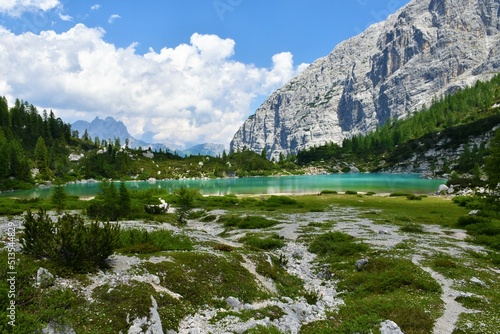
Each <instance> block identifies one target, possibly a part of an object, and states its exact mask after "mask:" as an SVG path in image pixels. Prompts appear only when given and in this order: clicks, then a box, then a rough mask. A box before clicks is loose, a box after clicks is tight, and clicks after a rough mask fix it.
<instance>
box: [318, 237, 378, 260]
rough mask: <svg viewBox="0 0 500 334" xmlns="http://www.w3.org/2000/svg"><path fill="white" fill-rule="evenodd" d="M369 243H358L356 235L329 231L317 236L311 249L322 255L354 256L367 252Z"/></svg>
mask: <svg viewBox="0 0 500 334" xmlns="http://www.w3.org/2000/svg"><path fill="white" fill-rule="evenodd" d="M368 249H369V247H368V245H366V244H363V243H357V242H355V241H354V237H352V236H350V235H348V234H345V233H342V232H328V233H324V234H321V235H319V236H317V237H316V238H315V239H314V240H313V241H312V242H311V244H310V246H309V251H310V252H312V253H316V254H320V255H336V256H352V255H355V254H359V253H363V252H366V251H367V250H368Z"/></svg>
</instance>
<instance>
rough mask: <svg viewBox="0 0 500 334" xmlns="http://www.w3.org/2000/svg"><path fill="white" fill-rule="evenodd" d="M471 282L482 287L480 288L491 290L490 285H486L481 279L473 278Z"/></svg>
mask: <svg viewBox="0 0 500 334" xmlns="http://www.w3.org/2000/svg"><path fill="white" fill-rule="evenodd" d="M470 282H471V283H474V284H477V285H480V286H482V287H483V288H489V287H490V286H489V285H488V284H486V283H484V282H483V281H481V280H480V279H479V278H477V277H472V278H471V279H470Z"/></svg>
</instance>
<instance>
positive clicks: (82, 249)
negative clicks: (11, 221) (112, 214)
mask: <svg viewBox="0 0 500 334" xmlns="http://www.w3.org/2000/svg"><path fill="white" fill-rule="evenodd" d="M23 226H24V233H23V235H22V236H21V245H22V250H23V252H25V253H27V254H30V255H32V256H34V257H36V258H46V259H49V260H52V261H54V262H56V263H58V264H60V265H62V266H65V267H68V268H70V269H72V270H74V271H77V272H89V271H93V270H95V269H97V268H99V267H104V266H105V265H106V264H105V260H106V259H107V258H108V257H109V256H110V255H111V254H113V251H114V250H115V249H116V248H117V247H118V245H119V234H120V228H119V226H118V225H116V224H114V225H112V224H110V223H105V224H100V223H98V222H93V223H90V224H85V221H84V219H83V218H82V217H80V216H78V215H68V214H66V215H64V216H62V217H61V218H59V219H58V220H57V221H56V222H54V221H52V219H51V218H50V217H49V216H48V215H47V214H46V212H45V210H40V212H39V213H38V214H37V215H33V214H32V212H31V211H30V210H29V211H28V212H27V213H26V215H25V217H24V221H23Z"/></svg>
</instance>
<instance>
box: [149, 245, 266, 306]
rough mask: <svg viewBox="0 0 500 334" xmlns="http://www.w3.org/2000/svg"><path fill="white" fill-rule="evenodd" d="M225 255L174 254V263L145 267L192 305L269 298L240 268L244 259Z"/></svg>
mask: <svg viewBox="0 0 500 334" xmlns="http://www.w3.org/2000/svg"><path fill="white" fill-rule="evenodd" d="M225 254H227V256H216V255H213V254H203V253H194V252H189V253H187V252H179V253H172V254H170V257H171V258H172V259H173V260H174V261H172V262H170V261H168V262H161V263H145V264H143V266H142V267H143V268H144V269H146V270H147V271H148V272H150V273H152V274H155V275H157V276H159V277H160V280H161V285H162V286H164V287H165V288H167V289H169V290H171V291H173V292H175V293H178V294H180V295H181V296H182V300H183V301H185V302H188V303H189V304H190V305H192V306H202V305H204V304H207V305H215V304H216V303H217V299H218V298H227V297H229V296H233V297H236V298H238V299H239V300H241V301H242V302H244V303H251V302H253V301H255V300H257V299H262V298H264V297H266V296H267V295H266V294H265V293H264V292H263V291H261V290H260V288H259V287H258V286H257V284H256V282H255V279H254V277H253V276H252V274H250V273H249V272H248V270H246V269H244V268H243V267H242V266H241V264H240V261H241V258H240V257H239V256H237V254H234V253H233V252H231V253H225ZM232 254H234V255H232Z"/></svg>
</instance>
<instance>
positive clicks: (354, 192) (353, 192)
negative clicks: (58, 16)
mask: <svg viewBox="0 0 500 334" xmlns="http://www.w3.org/2000/svg"><path fill="white" fill-rule="evenodd" d="M345 194H346V195H357V194H358V192H357V191H354V190H346V192H345Z"/></svg>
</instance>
